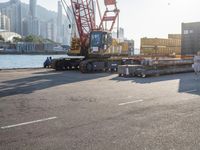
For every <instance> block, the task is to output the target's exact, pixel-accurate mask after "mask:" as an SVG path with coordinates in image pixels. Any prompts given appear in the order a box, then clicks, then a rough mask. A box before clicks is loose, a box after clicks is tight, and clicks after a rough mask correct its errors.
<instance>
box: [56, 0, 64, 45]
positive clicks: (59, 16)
mask: <svg viewBox="0 0 200 150" xmlns="http://www.w3.org/2000/svg"><path fill="white" fill-rule="evenodd" d="M62 41H63V37H62V4H61V1H58V14H57V42H59V43H62Z"/></svg>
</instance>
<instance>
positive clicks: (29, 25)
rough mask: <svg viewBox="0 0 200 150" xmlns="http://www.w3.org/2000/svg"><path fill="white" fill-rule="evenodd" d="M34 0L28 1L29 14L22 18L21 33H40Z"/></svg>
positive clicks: (37, 34) (25, 34)
mask: <svg viewBox="0 0 200 150" xmlns="http://www.w3.org/2000/svg"><path fill="white" fill-rule="evenodd" d="M36 2H37V1H36V0H30V1H29V14H28V16H27V17H26V18H25V19H24V20H23V35H24V36H27V35H36V36H39V35H40V21H39V20H38V18H37V17H36V13H37V10H36V5H37V4H36Z"/></svg>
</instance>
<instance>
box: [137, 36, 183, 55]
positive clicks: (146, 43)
mask: <svg viewBox="0 0 200 150" xmlns="http://www.w3.org/2000/svg"><path fill="white" fill-rule="evenodd" d="M180 53H181V35H180V34H169V35H168V39H162V38H142V39H141V54H143V55H180Z"/></svg>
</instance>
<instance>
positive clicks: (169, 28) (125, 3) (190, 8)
mask: <svg viewBox="0 0 200 150" xmlns="http://www.w3.org/2000/svg"><path fill="white" fill-rule="evenodd" d="M0 1H5V0H0ZM21 1H22V2H25V3H28V1H29V0H21ZM37 1H38V4H39V5H42V6H44V7H46V8H47V9H49V10H54V11H56V10H57V0H37ZM66 1H70V0H66ZM99 1H102V2H103V0H99ZM117 1H118V7H119V9H120V10H121V13H120V26H121V27H123V28H124V29H125V37H127V38H128V39H134V40H135V41H136V47H139V43H140V42H139V41H140V38H141V37H164V38H165V37H167V34H168V33H181V23H182V22H198V21H200V9H199V6H200V0H117Z"/></svg>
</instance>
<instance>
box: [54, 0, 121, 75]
mask: <svg viewBox="0 0 200 150" xmlns="http://www.w3.org/2000/svg"><path fill="white" fill-rule="evenodd" d="M61 2H62V4H63V6H64V8H65V10H66V8H69V6H68V5H67V3H66V1H65V0H61ZM70 2H71V7H72V12H73V16H74V19H75V23H76V28H77V30H78V34H79V38H76V37H75V38H72V45H71V50H70V53H69V56H70V55H71V56H70V57H69V58H59V59H54V60H53V64H52V67H53V68H54V69H55V70H66V69H71V68H79V70H80V71H81V72H83V73H87V72H95V71H105V70H106V69H108V68H111V67H112V66H116V65H117V64H118V63H120V61H121V59H117V60H114V59H111V56H110V55H109V54H106V53H105V51H106V50H107V49H108V48H109V47H110V46H111V45H112V36H111V31H112V30H113V27H114V24H115V22H116V20H117V18H118V16H119V12H120V10H119V9H118V8H117V2H116V0H104V4H105V6H106V10H105V12H104V14H103V16H101V10H100V5H99V2H98V0H95V1H94V0H70ZM96 5H97V9H98V12H99V17H100V23H99V25H97V24H96V15H95V11H96V7H95V6H96ZM67 15H68V14H67ZM68 18H69V17H68ZM72 55H73V57H72ZM74 55H75V56H74ZM109 66H110V67H109Z"/></svg>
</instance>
